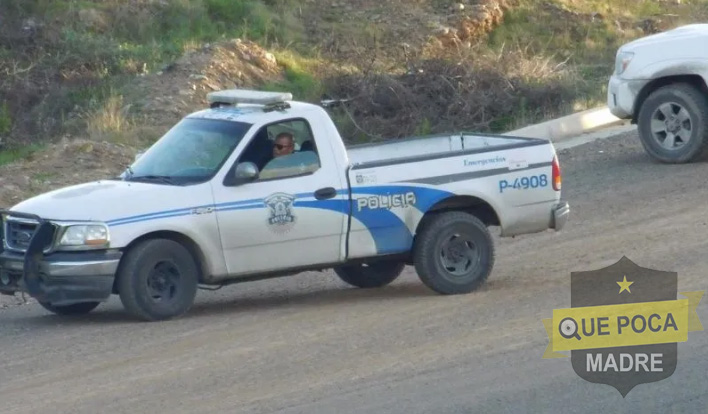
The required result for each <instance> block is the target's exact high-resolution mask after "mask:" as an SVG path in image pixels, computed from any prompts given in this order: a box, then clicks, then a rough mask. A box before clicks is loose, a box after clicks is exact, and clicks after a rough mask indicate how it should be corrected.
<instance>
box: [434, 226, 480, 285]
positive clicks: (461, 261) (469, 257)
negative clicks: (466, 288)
mask: <svg viewBox="0 0 708 414" xmlns="http://www.w3.org/2000/svg"><path fill="white" fill-rule="evenodd" d="M480 260H481V254H480V252H479V249H478V248H477V244H476V243H475V242H474V241H472V240H471V239H470V238H468V237H465V236H463V235H461V234H459V233H455V234H453V235H451V236H449V237H448V238H446V239H445V240H444V241H443V242H442V245H441V247H440V264H441V265H442V267H443V268H445V270H447V272H448V273H450V274H451V275H454V276H464V275H467V274H468V273H470V271H471V270H472V269H474V268H475V267H477V265H478V264H479V261H480Z"/></svg>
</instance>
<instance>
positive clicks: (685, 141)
mask: <svg viewBox="0 0 708 414" xmlns="http://www.w3.org/2000/svg"><path fill="white" fill-rule="evenodd" d="M637 123H638V129H639V137H640V140H641V142H642V146H643V147H644V150H645V151H646V152H647V153H648V154H649V155H650V156H652V157H653V158H655V159H657V160H659V161H661V162H665V163H686V162H692V161H696V160H699V159H702V158H704V157H705V156H706V154H708V97H706V96H705V94H704V93H703V92H702V91H700V90H698V89H696V88H695V87H693V86H691V85H688V84H684V83H679V84H673V85H667V86H664V87H662V88H659V89H657V90H656V91H654V92H652V93H651V95H649V97H648V98H647V99H646V100H645V101H644V103H643V104H642V107H641V110H640V111H639V116H638V120H637Z"/></svg>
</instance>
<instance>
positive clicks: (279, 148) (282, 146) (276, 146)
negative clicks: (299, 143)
mask: <svg viewBox="0 0 708 414" xmlns="http://www.w3.org/2000/svg"><path fill="white" fill-rule="evenodd" d="M273 146H274V147H275V148H277V149H278V151H280V150H283V149H285V148H289V147H290V145H288V144H285V145H283V144H273Z"/></svg>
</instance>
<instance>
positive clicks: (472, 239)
mask: <svg viewBox="0 0 708 414" xmlns="http://www.w3.org/2000/svg"><path fill="white" fill-rule="evenodd" d="M413 261H414V264H415V269H416V272H417V273H418V277H420V280H421V281H422V282H423V283H424V284H425V285H426V286H428V287H429V288H430V289H432V290H433V291H435V292H438V293H440V294H444V295H454V294H462V293H469V292H472V291H473V290H475V289H477V288H478V287H479V286H480V285H481V284H482V283H484V281H485V280H486V279H487V277H489V274H490V273H491V271H492V267H493V266H494V242H493V240H492V237H491V235H490V233H489V230H488V229H487V226H485V225H484V223H482V221H480V220H479V219H478V218H477V217H475V216H473V215H471V214H467V213H463V212H458V211H452V212H447V213H441V214H437V215H435V216H433V217H431V218H430V219H428V221H427V222H426V223H425V225H424V226H423V228H422V230H421V231H420V232H419V234H418V235H417V236H416V243H415V246H414V248H413Z"/></svg>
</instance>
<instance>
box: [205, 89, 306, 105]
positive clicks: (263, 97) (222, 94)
mask: <svg viewBox="0 0 708 414" xmlns="http://www.w3.org/2000/svg"><path fill="white" fill-rule="evenodd" d="M292 99H293V95H292V94H291V93H290V92H265V91H256V90H250V89H225V90H223V91H216V92H209V93H208V94H207V102H209V104H210V105H213V104H229V105H238V104H258V105H278V104H284V103H286V102H288V101H291V100H292Z"/></svg>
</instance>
